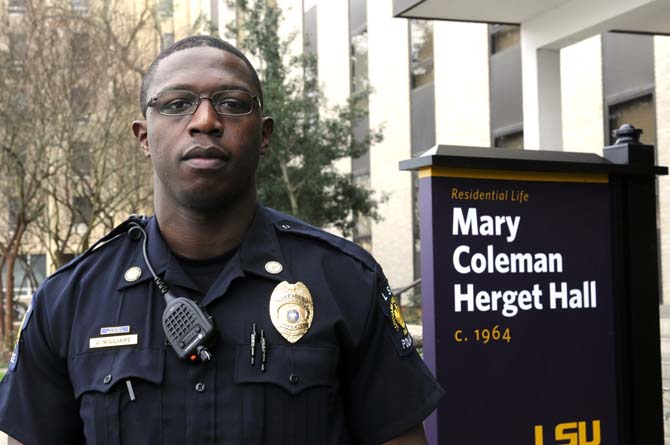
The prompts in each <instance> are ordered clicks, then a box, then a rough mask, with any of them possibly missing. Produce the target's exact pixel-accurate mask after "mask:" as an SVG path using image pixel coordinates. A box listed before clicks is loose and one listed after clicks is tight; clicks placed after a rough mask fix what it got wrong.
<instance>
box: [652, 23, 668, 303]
mask: <svg viewBox="0 0 670 445" xmlns="http://www.w3.org/2000/svg"><path fill="white" fill-rule="evenodd" d="M654 58H655V82H656V91H655V92H656V136H657V145H658V146H657V148H656V150H657V156H658V158H657V159H658V164H659V165H665V166H669V165H670V37H667V36H656V37H654ZM658 186H659V187H658V194H659V212H660V218H659V221H660V226H661V267H662V271H661V276H662V286H663V302H664V303H665V304H670V178H668V176H661V177H660V178H659V180H658Z"/></svg>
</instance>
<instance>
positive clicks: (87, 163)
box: [69, 141, 92, 177]
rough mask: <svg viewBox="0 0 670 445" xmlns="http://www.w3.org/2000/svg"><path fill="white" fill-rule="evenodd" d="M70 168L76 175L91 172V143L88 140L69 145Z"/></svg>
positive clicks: (79, 175) (81, 175) (85, 174)
mask: <svg viewBox="0 0 670 445" xmlns="http://www.w3.org/2000/svg"><path fill="white" fill-rule="evenodd" d="M69 157H70V169H71V170H72V172H73V173H74V175H75V176H77V177H84V176H88V175H90V174H91V164H92V159H91V145H90V144H89V143H88V142H81V141H78V142H73V143H72V145H71V146H70V153H69Z"/></svg>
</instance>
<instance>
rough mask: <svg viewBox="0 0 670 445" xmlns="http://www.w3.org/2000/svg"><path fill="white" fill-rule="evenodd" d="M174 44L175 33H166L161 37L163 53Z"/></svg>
mask: <svg viewBox="0 0 670 445" xmlns="http://www.w3.org/2000/svg"><path fill="white" fill-rule="evenodd" d="M173 43H174V33H172V32H166V33H163V35H162V36H161V51H163V50H165V49H167V48H169V47H170V46H171V45H172V44H173Z"/></svg>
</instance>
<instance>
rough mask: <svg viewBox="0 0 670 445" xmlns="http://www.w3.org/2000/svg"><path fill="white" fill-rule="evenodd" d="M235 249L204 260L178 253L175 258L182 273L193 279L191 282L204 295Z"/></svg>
mask: <svg viewBox="0 0 670 445" xmlns="http://www.w3.org/2000/svg"><path fill="white" fill-rule="evenodd" d="M236 251H237V249H233V250H231V251H229V252H226V253H224V254H223V255H220V256H216V257H213V258H206V259H204V260H194V259H191V258H184V257H182V256H179V255H175V258H176V259H177V261H178V262H179V265H180V266H181V268H182V269H183V270H184V273H186V275H188V276H189V277H190V278H191V280H193V283H194V284H195V285H196V286H198V289H200V291H201V292H202V294H203V295H205V294H206V293H207V291H209V288H210V287H212V284H214V282H215V281H216V279H217V278H219V275H220V274H221V272H222V271H223V269H225V267H226V265H227V264H228V262H229V261H230V259H231V258H232V257H233V255H235V252H236Z"/></svg>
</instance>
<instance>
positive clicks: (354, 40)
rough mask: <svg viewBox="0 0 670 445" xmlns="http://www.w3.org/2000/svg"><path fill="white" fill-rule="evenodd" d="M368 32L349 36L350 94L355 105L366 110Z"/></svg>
mask: <svg viewBox="0 0 670 445" xmlns="http://www.w3.org/2000/svg"><path fill="white" fill-rule="evenodd" d="M367 86H368V32H367V31H363V32H361V33H359V34H356V35H353V36H351V95H352V97H353V98H355V99H356V105H357V106H359V107H360V108H361V109H362V110H363V111H364V112H367V110H368V98H367V94H365V93H366V89H367Z"/></svg>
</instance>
